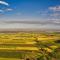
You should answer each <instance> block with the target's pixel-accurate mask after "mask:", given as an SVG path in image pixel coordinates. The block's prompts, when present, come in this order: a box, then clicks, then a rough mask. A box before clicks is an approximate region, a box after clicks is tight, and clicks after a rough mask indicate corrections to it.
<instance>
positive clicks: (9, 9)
mask: <svg viewBox="0 0 60 60" xmlns="http://www.w3.org/2000/svg"><path fill="white" fill-rule="evenodd" d="M5 11H13V9H12V8H7V9H5Z"/></svg>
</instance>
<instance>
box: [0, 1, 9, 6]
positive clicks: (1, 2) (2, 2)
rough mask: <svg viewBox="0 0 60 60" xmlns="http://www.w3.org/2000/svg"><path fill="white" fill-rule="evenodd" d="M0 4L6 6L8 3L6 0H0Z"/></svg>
mask: <svg viewBox="0 0 60 60" xmlns="http://www.w3.org/2000/svg"><path fill="white" fill-rule="evenodd" d="M0 4H3V5H6V6H8V5H9V4H8V3H7V2H5V1H0Z"/></svg>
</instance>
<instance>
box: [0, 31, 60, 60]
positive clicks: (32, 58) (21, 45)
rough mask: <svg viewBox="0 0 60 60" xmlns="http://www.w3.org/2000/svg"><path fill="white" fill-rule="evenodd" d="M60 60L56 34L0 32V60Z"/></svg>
mask: <svg viewBox="0 0 60 60" xmlns="http://www.w3.org/2000/svg"><path fill="white" fill-rule="evenodd" d="M5 59H6V60H28V59H29V60H60V33H58V32H4V33H3V32H1V33H0V60H5Z"/></svg>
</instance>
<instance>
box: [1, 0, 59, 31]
mask: <svg viewBox="0 0 60 60" xmlns="http://www.w3.org/2000/svg"><path fill="white" fill-rule="evenodd" d="M7 21H9V22H10V23H9V22H7ZM11 21H13V23H11ZM17 21H18V22H19V23H18V22H17ZM21 21H23V22H22V23H21ZM27 21H28V22H27ZM31 21H32V22H33V23H32V22H31ZM26 22H27V23H26ZM38 22H39V23H38ZM0 28H1V29H4V28H12V29H13V28H30V29H32V28H33V29H34V28H36V29H58V30H60V0H0Z"/></svg>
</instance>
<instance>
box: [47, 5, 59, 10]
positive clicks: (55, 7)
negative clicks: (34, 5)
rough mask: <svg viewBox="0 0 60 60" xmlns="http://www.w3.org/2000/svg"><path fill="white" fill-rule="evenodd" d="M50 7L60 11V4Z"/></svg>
mask: <svg viewBox="0 0 60 60" xmlns="http://www.w3.org/2000/svg"><path fill="white" fill-rule="evenodd" d="M48 9H49V10H52V11H60V5H59V6H52V7H49V8H48Z"/></svg>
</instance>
